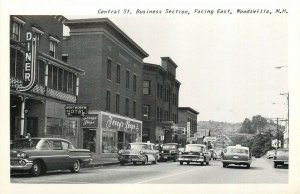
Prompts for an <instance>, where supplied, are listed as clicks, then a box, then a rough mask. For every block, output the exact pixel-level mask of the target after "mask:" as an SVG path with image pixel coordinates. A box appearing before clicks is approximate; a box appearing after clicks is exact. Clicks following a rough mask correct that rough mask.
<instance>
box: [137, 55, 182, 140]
mask: <svg viewBox="0 0 300 194" xmlns="http://www.w3.org/2000/svg"><path fill="white" fill-rule="evenodd" d="M161 60H162V62H161V65H156V64H150V63H144V77H143V78H144V79H143V124H144V126H143V141H151V142H160V143H162V142H176V141H177V140H176V136H175V133H174V127H176V124H177V123H178V96H179V88H180V82H179V81H178V80H177V79H176V68H177V65H176V63H174V61H173V60H172V59H171V58H169V57H162V58H161Z"/></svg>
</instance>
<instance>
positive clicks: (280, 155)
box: [273, 149, 289, 168]
mask: <svg viewBox="0 0 300 194" xmlns="http://www.w3.org/2000/svg"><path fill="white" fill-rule="evenodd" d="M273 162H274V168H277V166H278V165H284V164H289V150H288V149H278V150H276V151H275V155H274V157H273Z"/></svg>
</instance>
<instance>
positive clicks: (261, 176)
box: [11, 158, 288, 184]
mask: <svg viewBox="0 0 300 194" xmlns="http://www.w3.org/2000/svg"><path fill="white" fill-rule="evenodd" d="M11 182H12V183H62V184H69V183H81V184H84V183H97V184H99V183H100V184H101V183H105V184H109V183H118V184H122V183H128V184H153V183H155V184H201V183H204V184H205V183H214V184H218V183H221V184H222V183H232V184H234V183H262V184H263V183H288V168H287V167H286V166H284V167H279V168H277V169H274V168H273V163H272V160H267V159H265V158H260V159H256V158H253V162H252V165H251V168H250V169H246V168H244V167H242V166H241V167H239V166H229V167H228V168H223V167H222V163H221V162H220V161H211V162H210V165H209V166H200V165H197V164H195V165H194V164H191V165H185V164H184V165H179V163H178V162H176V163H175V162H160V163H158V164H156V165H152V164H151V165H150V164H148V165H145V166H144V165H137V166H133V165H126V166H119V165H114V166H106V167H98V168H85V169H82V170H81V172H80V173H79V174H73V173H70V172H69V171H61V172H57V171H56V172H48V173H47V174H46V175H44V176H40V177H30V176H28V175H24V174H15V175H12V176H11Z"/></svg>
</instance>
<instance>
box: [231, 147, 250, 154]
mask: <svg viewBox="0 0 300 194" xmlns="http://www.w3.org/2000/svg"><path fill="white" fill-rule="evenodd" d="M227 152H228V153H240V154H248V150H246V149H240V148H227Z"/></svg>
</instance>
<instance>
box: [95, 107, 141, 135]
mask: <svg viewBox="0 0 300 194" xmlns="http://www.w3.org/2000/svg"><path fill="white" fill-rule="evenodd" d="M101 127H102V129H104V130H116V131H125V132H134V133H141V132H142V121H138V120H135V119H130V118H126V117H120V116H118V115H113V114H110V113H105V112H102V113H101Z"/></svg>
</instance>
